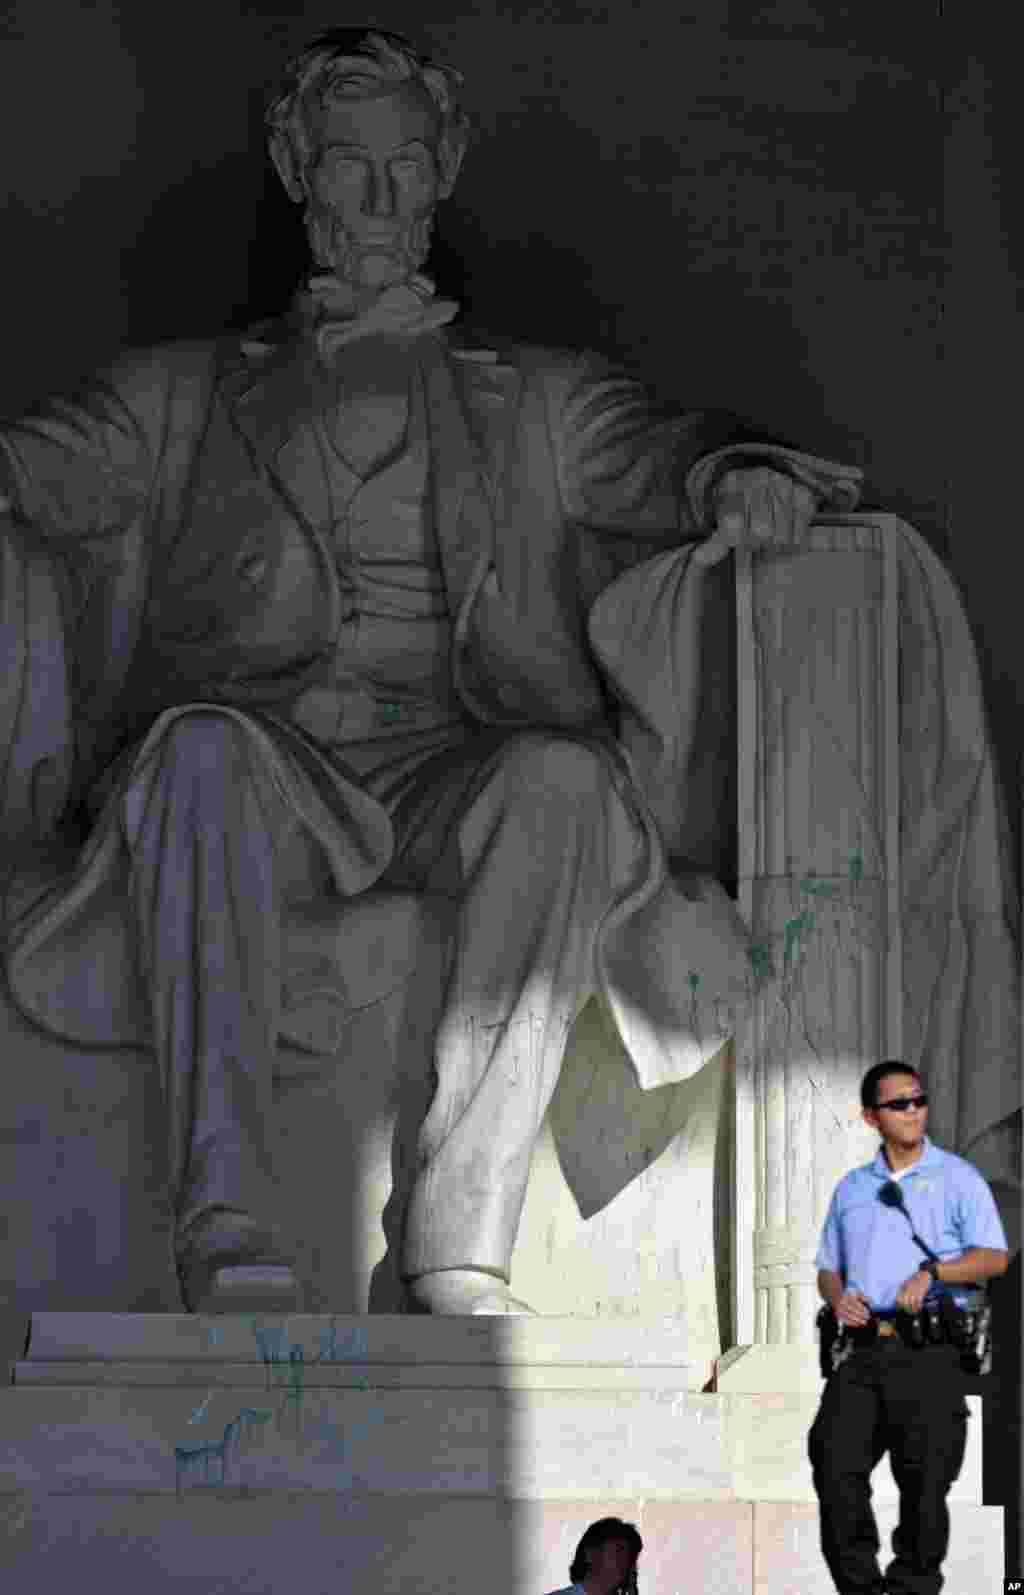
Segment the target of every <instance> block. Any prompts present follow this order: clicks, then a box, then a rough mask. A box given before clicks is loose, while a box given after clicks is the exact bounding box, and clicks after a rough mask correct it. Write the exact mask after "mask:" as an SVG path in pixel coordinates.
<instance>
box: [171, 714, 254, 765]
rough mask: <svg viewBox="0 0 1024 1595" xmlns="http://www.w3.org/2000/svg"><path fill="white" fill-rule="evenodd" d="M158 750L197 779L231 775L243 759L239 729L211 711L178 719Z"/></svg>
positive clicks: (180, 716) (243, 745) (241, 733)
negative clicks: (197, 777)
mask: <svg viewBox="0 0 1024 1595" xmlns="http://www.w3.org/2000/svg"><path fill="white" fill-rule="evenodd" d="M160 748H161V751H162V753H163V755H164V757H165V758H168V757H170V758H171V759H172V760H173V761H174V763H175V764H176V765H179V766H180V767H181V768H182V769H183V770H187V771H188V772H189V773H192V774H195V775H196V776H199V777H202V776H207V775H222V774H225V773H230V774H233V773H235V772H237V770H238V767H239V763H240V762H243V761H244V758H245V738H244V732H243V731H242V729H241V727H240V726H239V725H238V723H237V721H236V720H234V719H232V717H231V716H230V715H226V714H222V713H221V712H220V711H219V710H217V709H214V708H210V709H206V708H202V709H194V710H190V711H189V712H188V713H187V714H182V715H179V716H178V717H177V719H175V720H173V721H172V722H171V723H170V725H168V726H167V727H166V729H165V730H164V732H163V734H162V735H161V737H160Z"/></svg>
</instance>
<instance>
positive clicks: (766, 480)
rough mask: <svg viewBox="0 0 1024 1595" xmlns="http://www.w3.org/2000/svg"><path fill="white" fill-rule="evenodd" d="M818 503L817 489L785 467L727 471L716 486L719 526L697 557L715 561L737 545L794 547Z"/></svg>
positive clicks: (703, 561)
mask: <svg viewBox="0 0 1024 1595" xmlns="http://www.w3.org/2000/svg"><path fill="white" fill-rule="evenodd" d="M817 509H818V498H817V495H816V494H815V492H814V491H813V489H812V488H809V487H806V486H805V485H804V483H803V482H795V481H794V480H793V478H792V477H791V476H786V475H784V474H783V472H781V471H773V470H771V469H770V468H769V467H767V466H764V467H762V466H755V467H753V468H750V467H747V468H746V469H745V470H741V471H727V472H726V473H725V475H724V476H723V477H722V480H721V481H720V482H719V484H718V487H717V489H716V490H715V497H714V521H715V529H714V531H713V532H712V534H711V536H710V537H709V538H708V539H707V541H706V542H704V543H701V545H700V547H699V548H698V549H697V550H696V552H695V554H694V556H693V557H694V559H695V560H696V562H697V564H698V565H717V564H718V562H719V560H721V559H724V558H725V556H726V554H728V553H729V551H730V549H733V548H749V549H751V550H753V551H754V552H755V553H756V552H757V551H758V550H759V549H764V548H767V547H771V546H774V547H779V546H782V547H792V546H794V545H795V544H798V543H801V542H802V541H803V540H804V538H805V537H806V535H807V531H808V528H809V527H810V524H811V522H812V520H813V519H814V516H815V514H816V513H817Z"/></svg>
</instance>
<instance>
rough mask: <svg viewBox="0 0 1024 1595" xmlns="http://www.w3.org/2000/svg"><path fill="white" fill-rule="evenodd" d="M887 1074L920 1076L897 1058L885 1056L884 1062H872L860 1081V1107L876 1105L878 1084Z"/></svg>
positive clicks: (918, 1078)
mask: <svg viewBox="0 0 1024 1595" xmlns="http://www.w3.org/2000/svg"><path fill="white" fill-rule="evenodd" d="M888 1074H912V1075H913V1077H914V1079H915V1080H920V1078H921V1076H920V1075H919V1074H918V1072H917V1070H916V1069H914V1068H912V1067H911V1065H910V1064H909V1063H901V1062H900V1060H899V1058H887V1059H886V1061H885V1062H884V1063H875V1064H872V1066H871V1068H870V1069H869V1070H868V1072H867V1074H866V1075H865V1076H864V1078H863V1080H862V1081H861V1083H860V1105H861V1107H862V1108H875V1107H877V1106H878V1086H879V1082H880V1081H882V1080H884V1079H885V1077H886V1075H888Z"/></svg>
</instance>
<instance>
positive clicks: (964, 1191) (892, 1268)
mask: <svg viewBox="0 0 1024 1595" xmlns="http://www.w3.org/2000/svg"><path fill="white" fill-rule="evenodd" d="M888 1180H895V1181H896V1182H897V1183H898V1184H899V1186H900V1188H901V1190H902V1192H903V1200H904V1203H905V1204H906V1209H907V1212H908V1213H909V1214H910V1223H909V1224H908V1222H907V1220H906V1218H905V1217H904V1215H903V1213H902V1212H901V1211H900V1209H899V1208H893V1207H886V1205H885V1204H884V1202H881V1201H879V1199H878V1193H879V1191H880V1190H881V1188H882V1186H883V1185H884V1184H885V1183H886V1181H888ZM911 1224H912V1225H913V1227H914V1229H916V1231H917V1233H918V1234H919V1235H920V1237H921V1239H922V1240H923V1241H924V1242H925V1243H926V1245H928V1246H930V1247H931V1249H932V1251H933V1252H934V1253H935V1255H936V1256H937V1257H938V1259H939V1262H940V1263H941V1262H945V1261H946V1259H947V1258H953V1257H958V1256H959V1254H960V1253H961V1252H963V1251H966V1250H967V1248H968V1247H969V1246H991V1247H994V1248H996V1249H998V1250H1002V1251H1005V1250H1007V1246H1006V1234H1005V1232H1004V1230H1003V1225H1002V1220H1001V1219H1000V1217H999V1209H998V1208H997V1207H996V1203H995V1197H994V1196H993V1195H992V1192H991V1191H990V1189H989V1187H988V1184H987V1183H986V1181H985V1180H984V1179H983V1178H982V1176H981V1175H980V1174H979V1173H978V1171H977V1169H976V1168H975V1167H974V1165H973V1163H968V1162H967V1161H966V1160H965V1159H964V1158H962V1157H957V1156H956V1154H955V1153H953V1152H944V1151H943V1150H942V1148H941V1147H938V1146H935V1145H933V1143H932V1142H931V1141H929V1139H928V1137H927V1136H925V1138H924V1151H923V1152H922V1153H921V1156H920V1157H919V1158H918V1160H917V1162H916V1163H912V1164H911V1166H910V1168H908V1169H905V1170H904V1171H903V1173H902V1174H893V1172H892V1170H891V1169H890V1167H889V1165H888V1163H887V1162H886V1160H885V1152H884V1149H883V1148H882V1147H881V1146H880V1147H879V1149H878V1155H877V1157H875V1158H873V1159H872V1161H871V1162H870V1163H865V1164H864V1165H863V1167H861V1168H859V1169H852V1170H851V1171H850V1173H849V1174H846V1175H844V1176H843V1178H842V1179H841V1180H840V1181H839V1184H838V1185H837V1186H836V1188H835V1191H834V1192H833V1195H832V1200H831V1202H830V1203H829V1209H828V1216H827V1217H826V1219H825V1227H824V1229H823V1230H822V1232H821V1240H820V1242H819V1244H818V1251H817V1255H816V1257H815V1262H816V1264H817V1266H818V1267H819V1268H827V1269H830V1270H831V1271H832V1272H833V1273H835V1274H838V1275H839V1276H840V1277H841V1279H842V1280H843V1283H844V1287H845V1288H846V1289H847V1290H859V1291H860V1292H861V1293H862V1294H863V1295H864V1297H865V1298H866V1299H867V1301H868V1302H869V1304H870V1305H871V1306H872V1307H873V1308H875V1309H876V1311H878V1312H885V1311H887V1310H891V1309H892V1308H894V1307H895V1306H896V1293H897V1291H898V1290H899V1288H900V1286H901V1285H903V1284H905V1283H906V1281H907V1280H908V1279H909V1278H910V1276H911V1274H914V1273H916V1272H917V1270H918V1269H919V1268H920V1267H921V1264H922V1263H924V1262H926V1261H927V1257H926V1254H925V1253H924V1252H922V1250H921V1248H920V1247H919V1246H917V1245H915V1243H914V1241H913V1239H912V1238H911V1234H910V1228H911ZM940 1294H947V1295H951V1296H952V1297H953V1299H954V1301H956V1302H958V1303H960V1304H962V1303H963V1302H964V1301H965V1300H966V1299H967V1297H968V1295H969V1294H970V1286H969V1285H943V1284H940V1283H933V1284H932V1285H931V1287H930V1288H929V1291H928V1295H929V1296H930V1297H936V1296H938V1295H940Z"/></svg>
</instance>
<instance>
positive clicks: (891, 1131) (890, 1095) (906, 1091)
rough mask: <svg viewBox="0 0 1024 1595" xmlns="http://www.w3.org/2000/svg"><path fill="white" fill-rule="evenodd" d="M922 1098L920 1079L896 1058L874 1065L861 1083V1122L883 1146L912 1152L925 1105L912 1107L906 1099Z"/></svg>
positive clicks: (925, 1113) (920, 1133) (920, 1132)
mask: <svg viewBox="0 0 1024 1595" xmlns="http://www.w3.org/2000/svg"><path fill="white" fill-rule="evenodd" d="M924 1095H925V1091H924V1087H923V1086H922V1084H921V1078H920V1076H919V1075H918V1074H916V1073H915V1072H914V1070H913V1069H911V1068H910V1067H909V1066H908V1065H907V1064H905V1063H901V1062H900V1061H899V1059H897V1058H890V1059H889V1060H888V1061H887V1062H885V1063H876V1064H875V1065H874V1067H873V1068H871V1069H869V1070H868V1072H867V1074H866V1075H865V1076H864V1079H863V1080H862V1081H861V1087H860V1102H861V1109H862V1111H863V1116H864V1120H865V1122H866V1123H867V1124H870V1125H871V1127H872V1128H873V1129H875V1130H877V1131H878V1133H879V1135H880V1136H881V1137H882V1140H883V1141H884V1142H885V1143H886V1145H887V1146H891V1147H893V1148H895V1149H899V1150H903V1151H912V1150H913V1149H914V1148H915V1147H916V1146H919V1145H920V1143H921V1141H922V1140H923V1138H924V1132H925V1127H926V1125H927V1123H928V1105H927V1102H925V1104H924V1105H923V1106H922V1107H916V1106H914V1105H913V1103H912V1102H911V1100H910V1099H912V1098H916V1097H922V1096H924Z"/></svg>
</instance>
